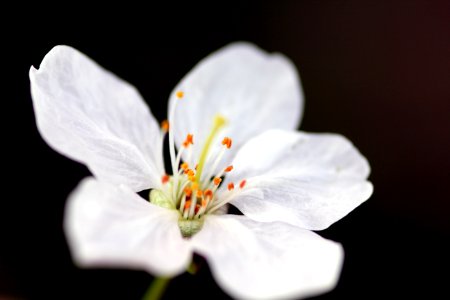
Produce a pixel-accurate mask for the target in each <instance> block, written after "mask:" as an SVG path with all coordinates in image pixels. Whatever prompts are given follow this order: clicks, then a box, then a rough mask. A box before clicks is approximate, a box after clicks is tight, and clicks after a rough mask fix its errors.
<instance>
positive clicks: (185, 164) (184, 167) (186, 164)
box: [180, 162, 189, 171]
mask: <svg viewBox="0 0 450 300" xmlns="http://www.w3.org/2000/svg"><path fill="white" fill-rule="evenodd" d="M180 168H181V169H182V170H184V171H186V170H187V169H188V168H189V164H188V163H187V162H184V163H182V164H181V166H180Z"/></svg>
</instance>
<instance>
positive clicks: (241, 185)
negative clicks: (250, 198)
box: [239, 179, 247, 189]
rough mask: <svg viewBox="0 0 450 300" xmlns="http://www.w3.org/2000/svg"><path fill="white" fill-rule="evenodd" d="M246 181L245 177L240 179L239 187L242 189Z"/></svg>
mask: <svg viewBox="0 0 450 300" xmlns="http://www.w3.org/2000/svg"><path fill="white" fill-rule="evenodd" d="M246 183H247V180H245V179H244V180H242V181H241V183H239V187H240V188H241V189H243V188H244V186H245V184H246Z"/></svg>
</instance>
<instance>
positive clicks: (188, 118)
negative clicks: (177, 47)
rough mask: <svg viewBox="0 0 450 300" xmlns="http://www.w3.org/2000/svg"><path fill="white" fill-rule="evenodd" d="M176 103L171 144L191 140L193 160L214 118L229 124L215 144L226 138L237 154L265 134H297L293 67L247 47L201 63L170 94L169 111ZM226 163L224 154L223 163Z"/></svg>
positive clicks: (299, 101)
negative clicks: (280, 131) (180, 93)
mask: <svg viewBox="0 0 450 300" xmlns="http://www.w3.org/2000/svg"><path fill="white" fill-rule="evenodd" d="M178 90H181V91H184V93H185V96H184V98H183V99H182V100H177V99H176V97H175V92H176V91H178ZM175 101H178V107H177V110H176V118H175V122H176V123H175V124H174V127H175V138H176V143H177V145H180V144H181V143H182V142H183V140H184V139H185V137H186V134H188V133H192V134H194V140H195V142H196V144H195V146H194V156H193V158H194V159H198V156H199V154H200V151H201V147H202V146H203V141H204V140H205V138H206V136H207V135H208V133H209V132H210V130H211V126H212V123H213V118H214V116H216V115H217V114H220V115H222V116H224V117H225V118H226V119H227V120H228V121H229V123H228V126H227V127H226V128H225V129H224V130H223V131H222V132H221V134H220V137H219V138H223V137H225V136H229V137H231V138H232V139H233V149H234V150H236V149H238V148H239V147H240V146H241V145H242V144H243V143H244V142H245V141H247V140H248V139H249V138H251V137H253V136H255V135H256V134H258V133H261V132H263V131H265V130H267V129H271V128H282V129H294V128H296V127H297V126H298V125H299V122H300V118H301V115H302V110H303V94H302V90H301V86H300V79H299V77H298V74H297V71H296V69H295V66H294V65H293V64H292V63H291V62H290V61H289V60H288V59H287V58H286V57H284V56H283V55H281V54H268V53H266V52H265V51H262V50H261V49H259V48H257V47H256V46H254V45H252V44H248V43H234V44H231V45H229V46H226V47H224V48H222V49H220V50H218V51H216V52H214V53H212V54H211V55H209V56H208V57H206V58H205V59H203V60H202V61H200V62H199V63H198V64H197V65H196V66H195V67H194V69H193V70H192V71H190V72H189V73H188V74H187V75H186V76H185V77H184V78H183V79H182V80H181V82H180V83H179V84H178V85H177V86H176V88H175V89H174V91H173V93H172V95H171V98H170V107H171V106H172V105H173V104H174V102H175ZM220 141H221V140H217V142H216V145H217V146H219V145H220ZM213 152H214V153H215V152H216V151H213ZM232 152H233V151H231V152H230V153H232ZM231 158H232V157H231V155H229V153H227V154H226V155H225V158H224V161H230V160H231Z"/></svg>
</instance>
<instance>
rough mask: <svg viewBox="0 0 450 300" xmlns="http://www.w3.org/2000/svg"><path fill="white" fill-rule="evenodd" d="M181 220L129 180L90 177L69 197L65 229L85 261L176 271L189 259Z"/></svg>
mask: <svg viewBox="0 0 450 300" xmlns="http://www.w3.org/2000/svg"><path fill="white" fill-rule="evenodd" d="M177 220H178V213H177V212H176V211H173V210H168V209H164V208H160V207H157V206H154V205H152V204H150V203H148V202H146V201H145V200H144V199H142V198H140V197H139V196H138V195H137V194H135V193H134V192H133V191H132V190H130V189H129V188H127V187H125V186H119V187H117V186H113V185H110V184H108V183H105V182H99V181H96V180H94V179H93V178H87V179H84V180H83V181H82V182H81V183H80V185H79V186H78V187H77V188H76V189H75V191H74V192H73V193H72V194H71V195H70V197H69V200H68V202H67V206H66V215H65V220H64V229H65V231H66V235H67V239H68V242H69V246H70V249H71V251H72V255H73V258H74V260H75V261H76V262H77V263H78V264H79V265H81V266H93V267H97V266H99V267H104V266H106V267H128V268H132V269H145V270H146V271H148V272H150V273H152V274H156V275H164V276H173V275H176V274H178V273H181V272H183V271H184V270H186V267H187V265H188V264H189V262H190V259H191V250H190V246H189V244H188V243H187V241H185V240H184V239H183V238H182V237H181V233H180V230H179V228H178V225H177Z"/></svg>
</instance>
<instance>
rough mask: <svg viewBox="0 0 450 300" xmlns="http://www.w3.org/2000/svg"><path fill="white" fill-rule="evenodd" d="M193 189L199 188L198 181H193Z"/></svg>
mask: <svg viewBox="0 0 450 300" xmlns="http://www.w3.org/2000/svg"><path fill="white" fill-rule="evenodd" d="M191 189H192V190H193V191H196V190H198V183H197V182H194V183H192V185H191Z"/></svg>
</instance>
